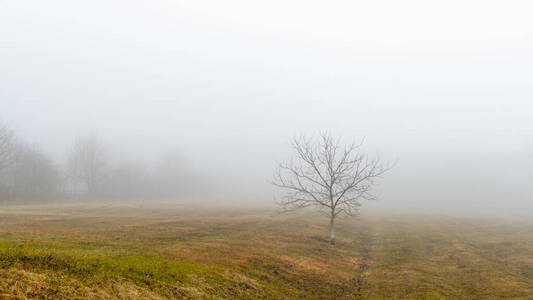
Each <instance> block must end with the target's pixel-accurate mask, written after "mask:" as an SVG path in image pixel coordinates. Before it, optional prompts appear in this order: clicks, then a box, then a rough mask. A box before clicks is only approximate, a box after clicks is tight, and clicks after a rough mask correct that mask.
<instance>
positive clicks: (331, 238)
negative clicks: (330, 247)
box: [329, 214, 335, 244]
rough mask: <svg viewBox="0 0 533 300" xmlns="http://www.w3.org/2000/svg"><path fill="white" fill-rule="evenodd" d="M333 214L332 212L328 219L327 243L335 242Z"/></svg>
mask: <svg viewBox="0 0 533 300" xmlns="http://www.w3.org/2000/svg"><path fill="white" fill-rule="evenodd" d="M334 221H335V216H334V215H333V214H332V215H331V218H330V220H329V243H330V244H335V227H334Z"/></svg>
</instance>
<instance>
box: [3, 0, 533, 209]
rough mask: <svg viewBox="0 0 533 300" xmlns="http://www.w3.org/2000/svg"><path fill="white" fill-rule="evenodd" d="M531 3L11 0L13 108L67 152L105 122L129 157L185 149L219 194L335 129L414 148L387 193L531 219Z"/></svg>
mask: <svg viewBox="0 0 533 300" xmlns="http://www.w3.org/2000/svg"><path fill="white" fill-rule="evenodd" d="M531 16H533V2H531V1H441V2H434V1H273V0H271V1H250V0H247V1H163V0H161V1H23V0H0V120H1V121H2V122H3V123H5V125H8V126H9V127H11V128H12V129H13V130H14V131H15V132H16V133H17V135H18V136H19V137H21V138H23V139H25V140H27V141H30V142H32V143H34V144H36V145H39V146H40V147H41V148H42V149H43V150H44V151H45V152H46V153H48V154H49V155H51V156H52V157H53V158H54V160H55V161H56V162H57V163H58V164H62V163H64V160H65V153H66V151H67V149H68V148H69V147H70V145H71V143H72V141H73V140H74V139H75V138H76V137H77V136H80V135H87V134H94V135H96V136H98V137H100V138H101V139H102V141H104V143H105V144H106V146H107V149H108V152H109V153H110V156H111V157H112V158H114V159H115V160H117V161H120V160H124V161H128V160H136V161H143V162H144V163H146V164H148V165H150V164H155V163H157V162H156V161H157V159H158V158H159V157H161V156H164V155H166V154H167V153H169V152H175V153H178V154H179V155H180V156H181V157H182V158H183V160H184V161H186V162H187V165H188V167H189V168H191V170H194V172H196V173H198V174H203V176H205V178H209V179H208V180H206V182H209V184H207V183H206V191H207V190H208V189H210V190H211V191H213V189H214V191H215V193H216V194H219V195H223V196H224V198H226V199H228V200H227V201H249V202H257V203H264V202H265V201H272V195H273V188H272V187H271V186H270V185H269V183H268V180H269V179H270V177H271V174H272V171H273V169H274V166H275V161H276V160H279V159H284V158H286V157H288V155H289V149H288V146H287V141H288V139H290V138H291V137H292V136H293V135H294V134H298V133H313V132H316V130H319V129H322V130H330V131H332V132H333V133H335V134H340V135H342V136H343V137H344V138H347V139H351V138H361V137H366V143H365V146H366V147H365V149H367V150H368V151H369V152H370V153H379V154H380V155H381V157H382V158H383V159H384V160H390V161H394V160H396V159H397V160H398V163H397V165H396V167H395V168H394V170H393V171H391V172H390V173H389V174H388V175H387V176H386V177H385V178H384V180H383V181H382V183H381V186H380V189H381V197H380V198H381V200H380V201H379V202H377V203H372V204H371V205H370V206H371V207H376V208H380V209H399V208H402V209H413V210H414V209H416V210H423V211H463V212H469V213H470V212H493V213H501V214H526V215H527V214H531V213H532V212H533V200H532V199H531V197H532V196H531V195H532V194H533V185H532V184H531V183H532V179H533V171H532V170H533V102H532V101H533V90H532V89H531V83H532V82H533V18H531ZM208 185H209V188H208V187H207V186H208ZM206 195H207V194H206ZM206 197H207V196H206ZM363 209H364V208H363Z"/></svg>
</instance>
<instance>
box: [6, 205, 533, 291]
mask: <svg viewBox="0 0 533 300" xmlns="http://www.w3.org/2000/svg"><path fill="white" fill-rule="evenodd" d="M326 224H327V220H326V219H325V218H321V217H319V216H315V215H313V214H310V213H300V214H291V215H278V214H276V213H275V212H273V211H269V210H261V209H227V208H226V209H224V208H219V209H212V210H205V209H200V208H194V209H193V208H184V207H181V206H178V205H174V206H172V205H159V206H154V205H152V206H149V205H139V204H130V205H118V204H115V205H104V204H92V205H55V206H45V207H38V206H8V207H0V298H1V299H25V298H41V299H43V298H47V299H50V298H52V299H76V298H80V299H84V298H90V299H111V298H119V299H168V298H176V299H293V298H302V299H533V224H532V223H525V222H518V221H514V222H511V221H493V220H488V219H485V220H484V219H466V218H450V217H430V216H407V215H403V216H402V215H363V216H361V217H360V218H358V219H352V220H350V219H346V220H342V221H340V222H339V226H338V230H337V232H338V233H337V236H338V241H337V243H336V245H334V246H332V245H329V244H328V243H327V241H326V240H325V236H326Z"/></svg>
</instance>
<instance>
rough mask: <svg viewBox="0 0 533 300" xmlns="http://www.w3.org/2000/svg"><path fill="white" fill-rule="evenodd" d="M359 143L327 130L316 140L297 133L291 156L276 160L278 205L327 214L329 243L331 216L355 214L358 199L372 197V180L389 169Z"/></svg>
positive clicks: (373, 182) (373, 183)
mask: <svg viewBox="0 0 533 300" xmlns="http://www.w3.org/2000/svg"><path fill="white" fill-rule="evenodd" d="M361 145H362V142H361V143H359V144H356V143H352V144H350V145H342V146H341V144H340V139H339V138H334V137H332V135H331V134H330V133H328V132H322V133H320V137H319V139H318V140H315V139H312V138H307V137H306V136H301V137H297V138H294V139H293V141H292V143H291V146H292V148H293V149H294V150H295V151H296V155H295V157H294V158H293V159H292V160H290V161H289V162H286V163H280V164H279V166H278V168H277V171H276V172H275V174H274V180H273V184H274V185H275V186H277V187H279V188H281V189H283V190H284V191H286V194H285V195H284V197H283V199H282V200H281V201H280V205H281V206H282V207H283V208H284V209H286V210H294V209H300V208H304V207H315V208H318V209H319V210H320V211H321V212H324V213H326V214H327V215H328V216H329V219H330V222H329V232H330V237H329V238H330V243H334V242H335V227H334V225H335V219H336V218H337V217H338V216H340V215H348V216H353V215H355V214H357V213H358V211H359V207H360V206H361V200H371V199H375V198H376V197H375V196H374V195H373V194H372V193H371V191H372V188H373V186H374V185H375V183H376V179H377V178H379V177H380V176H381V175H383V174H384V173H385V172H386V171H388V170H389V169H390V167H389V166H386V167H384V166H382V164H381V163H380V160H379V157H374V158H370V157H369V156H368V155H367V154H365V153H363V152H361V150H360V149H361Z"/></svg>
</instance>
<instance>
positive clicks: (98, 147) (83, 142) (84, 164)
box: [68, 136, 106, 196]
mask: <svg viewBox="0 0 533 300" xmlns="http://www.w3.org/2000/svg"><path fill="white" fill-rule="evenodd" d="M105 166H106V160H105V153H104V149H103V145H102V144H101V143H100V141H99V140H98V139H97V138H96V137H94V136H92V137H83V138H78V139H77V140H76V141H75V142H74V144H73V146H72V149H71V150H70V153H69V155H68V172H69V175H70V176H72V177H73V178H74V179H75V180H78V181H80V182H81V183H83V184H84V185H85V187H86V188H87V194H88V195H90V196H94V194H95V192H96V189H97V188H98V185H99V184H101V182H102V180H103V177H104V170H105Z"/></svg>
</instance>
